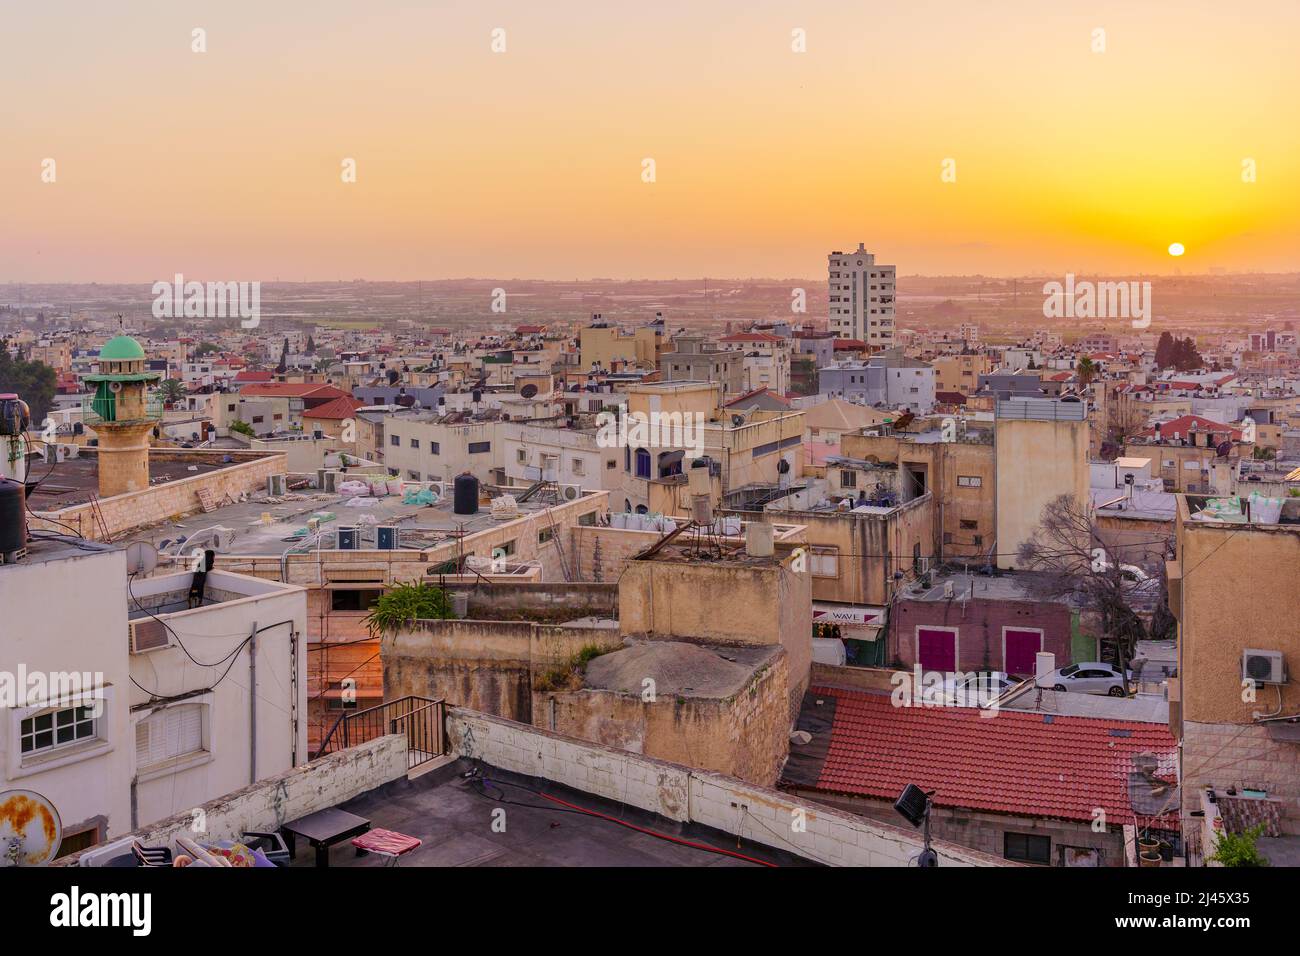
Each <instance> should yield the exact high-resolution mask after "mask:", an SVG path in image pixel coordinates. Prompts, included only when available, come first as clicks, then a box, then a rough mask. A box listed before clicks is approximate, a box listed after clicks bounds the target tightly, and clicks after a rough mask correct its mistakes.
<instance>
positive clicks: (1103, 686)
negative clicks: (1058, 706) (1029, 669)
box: [1038, 661, 1132, 697]
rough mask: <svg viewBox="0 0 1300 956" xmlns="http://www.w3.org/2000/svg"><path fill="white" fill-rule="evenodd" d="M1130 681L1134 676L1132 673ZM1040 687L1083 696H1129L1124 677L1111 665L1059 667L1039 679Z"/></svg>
mask: <svg viewBox="0 0 1300 956" xmlns="http://www.w3.org/2000/svg"><path fill="white" fill-rule="evenodd" d="M1129 676H1130V679H1132V674H1131V673H1130V675H1129ZM1038 685H1039V686H1040V687H1050V688H1051V689H1052V690H1059V691H1073V692H1075V693H1082V694H1106V695H1108V696H1110V697H1124V696H1127V694H1126V691H1125V689H1124V676H1123V675H1122V674H1121V673H1120V672H1119V671H1118V670H1116V669H1115V667H1114V666H1113V665H1111V664H1103V663H1101V662H1100V661H1084V662H1082V663H1079V664H1069V665H1067V666H1065V667H1059V668H1057V669H1056V670H1054V671H1052V672H1051V673H1050V674H1047V675H1045V676H1043V677H1042V678H1040V679H1039V681H1038Z"/></svg>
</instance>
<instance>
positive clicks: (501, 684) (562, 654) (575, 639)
mask: <svg viewBox="0 0 1300 956" xmlns="http://www.w3.org/2000/svg"><path fill="white" fill-rule="evenodd" d="M619 642H620V641H619V636H618V632H617V631H613V630H607V629H600V628H569V627H550V626H546V625H539V624H531V623H529V622H527V621H417V622H416V623H415V625H414V626H413V627H411V628H410V629H409V630H406V631H403V632H401V633H399V634H396V635H388V636H385V637H384V639H383V642H382V644H381V654H382V660H383V667H384V699H385V700H392V699H394V698H397V697H404V696H407V695H409V694H415V695H419V696H422V697H437V698H443V699H445V700H446V701H447V702H448V703H450V704H454V705H456V706H461V707H471V708H473V709H474V710H478V711H482V712H484V713H488V714H498V715H501V716H503V717H508V718H510V719H512V720H520V721H523V722H528V721H530V720H532V719H533V715H532V688H533V678H534V677H535V676H537V675H538V674H540V673H542V672H543V671H545V670H548V669H550V668H552V667H556V666H558V665H559V664H561V663H563V662H565V661H567V660H568V659H569V658H570V657H572V655H574V654H576V653H577V652H578V651H580V650H582V648H583V647H585V646H587V645H589V644H596V645H598V646H602V647H606V646H617V645H618V644H619Z"/></svg>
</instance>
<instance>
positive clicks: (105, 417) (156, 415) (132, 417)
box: [81, 395, 163, 427]
mask: <svg viewBox="0 0 1300 956" xmlns="http://www.w3.org/2000/svg"><path fill="white" fill-rule="evenodd" d="M162 420H163V400H162V399H161V398H158V397H153V396H150V397H149V398H146V399H144V400H143V401H141V400H140V399H137V398H135V397H134V396H127V397H123V396H121V395H85V396H82V399H81V421H82V424H84V425H89V426H92V427H93V426H95V425H101V424H104V423H108V424H114V423H117V422H141V421H162Z"/></svg>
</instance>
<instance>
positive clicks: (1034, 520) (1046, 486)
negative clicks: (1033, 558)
mask: <svg viewBox="0 0 1300 956" xmlns="http://www.w3.org/2000/svg"><path fill="white" fill-rule="evenodd" d="M995 435H996V441H995V444H994V454H995V455H996V458H997V542H996V543H997V551H998V558H997V563H998V567H1003V568H1013V567H1017V566H1018V565H1017V562H1016V560H1015V558H1014V555H1015V553H1016V550H1017V549H1018V548H1019V547H1020V544H1021V542H1023V541H1026V540H1028V539H1029V537H1030V536H1031V535H1032V534H1033V533H1034V530H1035V529H1036V528H1037V527H1038V525H1039V523H1040V522H1041V520H1042V513H1043V507H1044V506H1045V505H1046V504H1047V503H1048V502H1050V501H1051V500H1053V499H1054V498H1056V497H1058V496H1060V495H1071V496H1073V497H1074V498H1075V499H1077V500H1078V501H1080V502H1087V500H1088V423H1087V421H1081V422H1074V421H1036V420H1033V419H1027V420H1021V419H1006V418H1000V419H998V420H997V424H996V428H995Z"/></svg>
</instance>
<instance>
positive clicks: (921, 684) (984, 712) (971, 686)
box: [889, 664, 1004, 717]
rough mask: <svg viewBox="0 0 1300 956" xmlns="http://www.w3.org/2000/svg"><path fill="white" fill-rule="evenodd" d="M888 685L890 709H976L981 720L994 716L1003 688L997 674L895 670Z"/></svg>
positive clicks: (918, 667) (916, 666)
mask: <svg viewBox="0 0 1300 956" xmlns="http://www.w3.org/2000/svg"><path fill="white" fill-rule="evenodd" d="M889 682H890V683H891V684H893V686H894V689H893V691H892V692H891V693H890V695H889V702H890V704H892V705H893V706H894V707H978V708H979V711H980V716H981V717H996V716H997V713H998V704H997V700H998V698H999V697H1001V696H1002V692H1003V689H1004V688H1003V687H1002V683H1001V681H1000V680H999V675H997V674H993V673H989V672H986V671H926V670H922V669H921V665H920V664H917V665H915V666H914V667H913V668H912V672H911V673H908V672H907V671H895V672H894V674H893V676H892V677H890V679H889Z"/></svg>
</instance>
